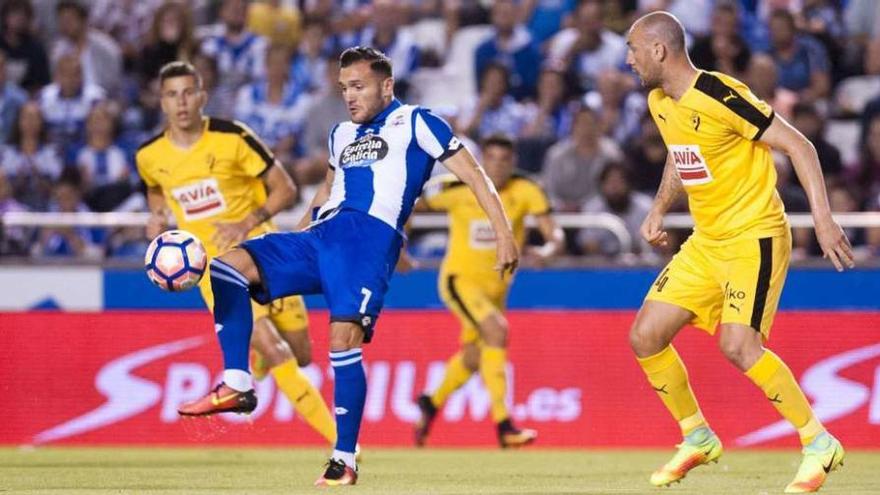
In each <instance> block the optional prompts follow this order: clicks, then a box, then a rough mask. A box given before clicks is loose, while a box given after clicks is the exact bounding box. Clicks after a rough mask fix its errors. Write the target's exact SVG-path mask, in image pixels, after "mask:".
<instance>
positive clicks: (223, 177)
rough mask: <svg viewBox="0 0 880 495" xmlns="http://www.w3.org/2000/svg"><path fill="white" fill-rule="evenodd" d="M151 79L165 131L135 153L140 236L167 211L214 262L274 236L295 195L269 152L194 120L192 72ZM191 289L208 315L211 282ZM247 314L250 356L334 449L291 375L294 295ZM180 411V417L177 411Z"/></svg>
mask: <svg viewBox="0 0 880 495" xmlns="http://www.w3.org/2000/svg"><path fill="white" fill-rule="evenodd" d="M159 80H160V97H161V105H162V111H163V112H164V114H165V117H166V119H167V122H168V126H167V129H166V130H164V131H163V132H162V133H161V134H159V135H157V136H155V137H153V138H152V139H150V140H148V141H147V142H145V143H144V144H143V145H141V147H140V148H139V149H138V152H137V167H138V171H139V173H140V175H141V178H142V179H143V181H144V183H145V184H146V185H147V200H148V203H149V208H150V212H151V216H150V221H149V224H148V226H147V235H148V236H150V237H153V236H155V235H158V234H159V233H160V232H161V231H162V230H164V229H165V228H167V218H168V213H169V211H170V212H171V213H173V215H174V218H175V219H176V221H177V225H178V226H179V227H180V228H181V229H185V230H187V231H189V232H191V233H193V234H194V235H196V236H197V237H198V238H199V239H200V240H201V241H202V242H203V243H204V244H205V248H206V249H207V252H208V256H209V257H210V258H213V257H215V256H217V255H219V254H221V253H223V252H224V251H226V250H227V249H229V248H231V247H233V246H235V245H237V244H238V243H239V242H241V241H243V240H245V239H250V238H253V237H256V236H258V235H261V234H264V233H266V232H271V231H274V230H275V227H274V225H273V224H272V222H271V220H270V219H271V218H272V216H274V215H275V214H276V213H278V212H279V211H281V210H282V209H284V208H285V207H287V206H288V205H289V204H291V202H292V201H293V200H294V197H295V194H296V188H295V186H294V184H293V181H292V180H291V179H290V176H289V175H288V174H287V172H285V171H284V168H283V167H282V166H281V164H280V163H278V162H277V161H276V160H275V158H274V156H273V155H272V152H271V151H269V150H268V148H266V146H265V145H264V144H263V143H262V142H260V140H259V139H258V138H257V137H256V136H255V135H254V134H253V133H252V132H251V131H250V129H248V128H247V127H245V126H244V125H242V124H240V123H238V122H234V121H228V120H220V119H214V118H210V117H205V116H203V115H202V108H203V107H204V104H205V98H206V95H205V92H204V91H203V90H202V84H201V77H200V76H199V74H198V73H197V72H196V70H195V68H193V66H192V65H190V64H188V63H185V62H172V63H169V64H167V65H166V66H165V67H163V68H162V70H161V72H160V74H159ZM199 289H200V290H201V293H202V297H203V299H204V300H205V304H206V305H207V306H208V308H209V309H210V310H213V297H212V293H211V287H210V277H208V276H205V277H202V280H201V282H200V284H199ZM253 314H254V333H253V338H252V342H251V345H252V347H253V349H255V350H256V351H257V353H258V354H259V356H260V360H261V361H262V362H263V363H264V365H265V366H266V367H267V368H268V371H269V373H271V374H272V376H273V378H274V379H275V382H276V384H277V385H278V388H279V389H280V390H281V391H282V392H283V393H284V395H285V396H286V397H287V398H288V400H289V401H290V403H291V404H292V405H293V406H294V408H295V409H296V411H297V412H298V413H299V414H300V415H301V416H302V417H303V418H304V419H305V420H306V421H307V422H308V423H309V424H310V425H311V426H312V427H313V428H314V429H315V430H316V431H317V432H318V433H320V434H321V436H323V437H324V438H325V439H327V441H328V442H329V443H330V444H333V443H335V441H336V427H335V423H334V421H333V417H332V416H331V415H330V411H329V410H328V409H327V405H326V404H325V403H324V399H323V398H322V397H321V393H320V392H319V391H318V390H317V389H316V388H315V387H314V386H313V385H312V384H311V382H309V380H308V378H307V377H306V376H305V375H304V374H303V373H302V371H301V370H300V366H304V365H307V364H308V363H309V362H311V348H310V345H311V344H310V342H309V337H308V318H307V315H306V309H305V305H304V303H303V300H302V298H301V297H300V296H294V297H287V298H284V299H279V300H276V301H273V302H272V303H271V304H269V305H266V306H260V305H257V304H253ZM217 331H218V332H219V331H222V329H217ZM215 399H218V400H221V401H222V398H215ZM234 406H235V405H234V404H233V405H231V408H232V410H234V409H235V407H234ZM181 414H184V415H186V414H187V411H186V407H185V406H184V408H183V410H181Z"/></svg>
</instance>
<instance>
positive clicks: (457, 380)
mask: <svg viewBox="0 0 880 495" xmlns="http://www.w3.org/2000/svg"><path fill="white" fill-rule="evenodd" d="M472 374H474V372H473V371H471V370H469V369H468V368H467V366H465V365H464V355H463V354H462V353H461V352H457V353H455V354H454V355H453V356H452V357H451V358H449V361H448V362H447V363H446V373H445V374H444V375H443V381H442V382H440V386H439V387H437V390H435V391H434V393H433V394H431V402H432V403H433V404H434V407H436V408H438V409H439V408H441V407H443V404H445V403H446V400H447V399H449V396H450V395H452V392H455V391H456V390H458V389H459V388H461V386H462V385H464V384H465V383H467V381H468V380H470V378H471V375H472Z"/></svg>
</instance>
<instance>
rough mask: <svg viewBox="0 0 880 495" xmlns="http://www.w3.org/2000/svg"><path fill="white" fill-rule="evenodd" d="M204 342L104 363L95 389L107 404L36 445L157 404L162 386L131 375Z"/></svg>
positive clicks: (53, 431) (182, 343)
mask: <svg viewBox="0 0 880 495" xmlns="http://www.w3.org/2000/svg"><path fill="white" fill-rule="evenodd" d="M205 340H206V338H205V337H190V338H188V339H183V340H177V341H174V342H168V343H166V344H161V345H157V346H153V347H147V348H146V349H141V350H139V351H135V352H133V353H131V354H126V355H125V356H122V357H120V358H117V359H114V360H113V361H110V362H109V363H107V364H105V365H104V367H102V368H101V369H100V370H99V371H98V375H97V376H96V377H95V388H96V389H98V391H99V392H101V394H103V395H104V397H106V398H107V401H106V402H104V403H103V404H101V405H100V406H98V407H97V408H96V409H93V410H91V411H89V412H87V413H85V414H83V415H81V416H78V417H76V418H74V419H71V420H69V421H67V422H64V423H62V424H60V425H58V426H54V427H52V428H49V429H48V430H45V431H42V432H40V433H38V434H36V435H34V440H33V441H34V443H35V444H41V443H47V442H53V441H55V440H61V439H62V438H67V437H72V436H74V435H81V434H83V433H86V432H89V431H92V430H97V429H99V428H103V427H104V426H107V425H110V424H113V423H117V422H119V421H123V420H125V419H128V418H130V417H132V416H135V415H137V414H140V413H142V412H144V411H146V410H147V409H149V408H151V407H153V406H154V405H156V404H158V403H159V401H160V400H161V399H162V387H161V386H159V385H157V384H155V383H153V382H151V381H149V380H145V379H143V378H140V377H137V376H134V375H133V374H132V372H133V371H135V370H136V369H137V368H140V367H141V366H144V365H147V364H149V363H151V362H153V361H157V360H159V359H162V358H165V357H168V356H171V355H173V354H177V353H180V352H183V351H186V350H189V349H193V348H195V347H198V346H200V345H202V344H204V343H205Z"/></svg>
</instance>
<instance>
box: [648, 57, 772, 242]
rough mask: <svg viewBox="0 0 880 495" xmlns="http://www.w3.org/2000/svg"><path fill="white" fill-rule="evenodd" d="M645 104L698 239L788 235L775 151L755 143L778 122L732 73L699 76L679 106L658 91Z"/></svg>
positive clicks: (713, 73)
mask: <svg viewBox="0 0 880 495" xmlns="http://www.w3.org/2000/svg"><path fill="white" fill-rule="evenodd" d="M648 107H649V109H650V112H651V116H652V117H653V118H654V121H655V122H656V124H657V127H658V128H659V129H660V134H661V135H662V136H663V141H664V142H665V143H666V147H667V149H668V152H669V156H670V158H671V160H672V162H673V163H674V164H675V167H676V170H677V171H678V175H679V177H680V178H681V182H682V184H683V185H684V188H685V191H686V192H687V195H688V204H689V206H690V211H691V215H692V216H693V218H694V223H695V225H696V228H695V232H696V233H697V234H698V235H701V236H703V237H704V238H706V239H709V240H717V241H727V240H731V239H737V238H763V237H771V236H778V235H783V234H784V233H785V231H786V230H787V229H788V223H787V220H786V217H785V210H784V208H783V204H782V200H781V199H780V197H779V194H778V193H777V192H776V169H775V168H774V166H773V158H772V156H771V153H770V147H769V146H768V145H766V144H764V143H761V142H759V141H758V140H759V139H760V138H761V135H762V134H763V133H764V131H765V130H766V129H767V128H768V127H769V126H770V123H771V122H772V121H773V118H774V114H773V109H772V108H770V106H769V105H768V104H767V103H765V102H764V101H761V100H760V99H758V98H757V97H756V96H755V95H754V94H753V93H752V92H751V91H750V90H749V88H748V87H747V86H746V85H745V84H743V83H741V82H739V81H737V80H736V79H734V78H732V77H730V76H727V75H725V74H721V73H718V72H704V71H700V72H699V74H698V76H697V77H696V79H695V80H694V82H693V85H692V86H691V87H690V88H688V90H687V91H685V93H684V94H683V95H682V97H681V98H680V99H679V100H678V101H676V100H674V99H673V98H671V97H669V96H667V95H666V94H665V93H664V92H663V90H662V89H660V88H657V89H654V90H652V91H651V92H650V93H649V94H648Z"/></svg>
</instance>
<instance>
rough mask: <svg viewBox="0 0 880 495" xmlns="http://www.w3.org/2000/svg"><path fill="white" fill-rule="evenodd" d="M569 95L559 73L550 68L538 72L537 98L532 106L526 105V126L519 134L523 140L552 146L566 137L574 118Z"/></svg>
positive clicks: (563, 75)
mask: <svg viewBox="0 0 880 495" xmlns="http://www.w3.org/2000/svg"><path fill="white" fill-rule="evenodd" d="M569 93H570V91H569V89H568V85H567V82H566V80H565V74H564V73H563V72H562V71H560V70H557V69H555V68H553V67H552V66H551V67H545V68H544V69H543V70H541V76H540V77H539V78H538V97H537V99H536V101H535V102H534V103H528V104H527V113H528V114H529V122H528V124H526V127H525V129H524V130H523V136H525V137H526V138H530V139H538V138H543V139H548V140H551V141H554V142H555V141H557V140H559V139H562V138H564V137H565V136H567V135H568V134H569V133H570V132H571V122H572V119H573V117H574V112H573V110H572V107H571V105H570V94H569Z"/></svg>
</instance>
